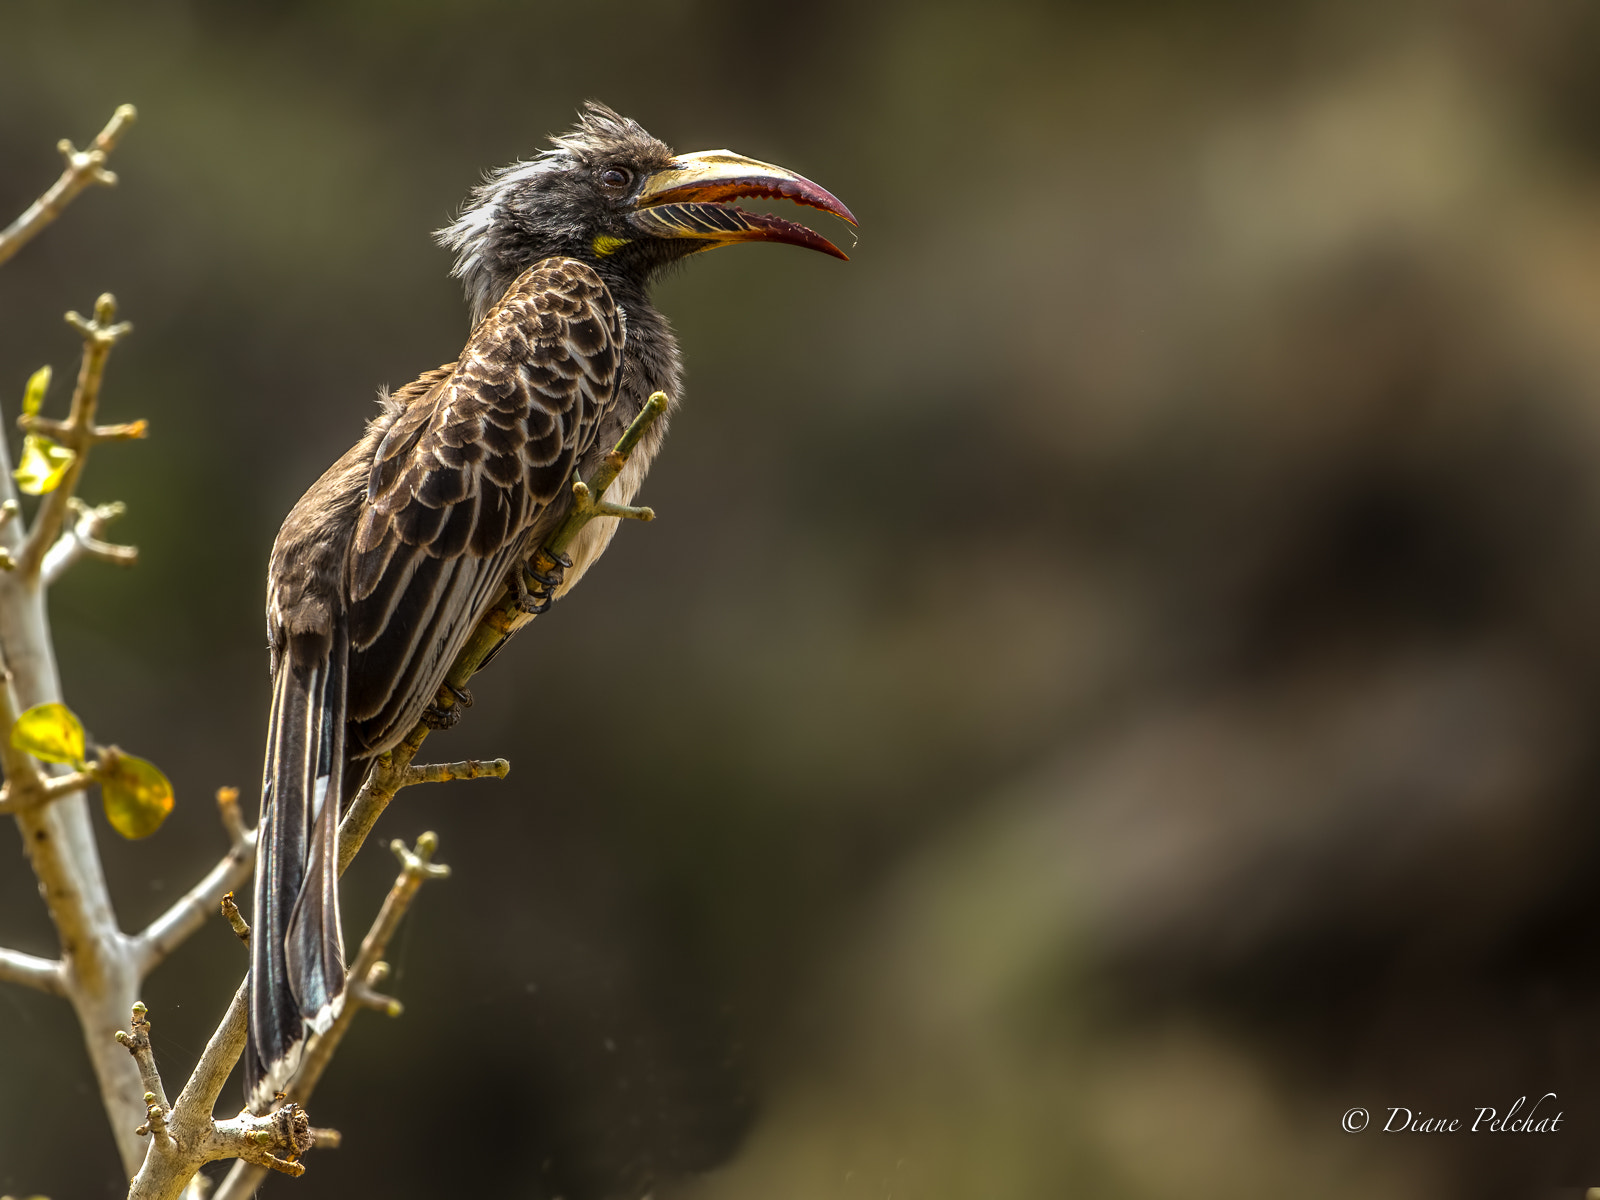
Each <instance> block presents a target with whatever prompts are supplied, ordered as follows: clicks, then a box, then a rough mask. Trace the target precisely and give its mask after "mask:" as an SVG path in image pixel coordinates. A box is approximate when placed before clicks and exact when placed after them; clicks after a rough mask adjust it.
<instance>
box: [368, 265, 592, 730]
mask: <svg viewBox="0 0 1600 1200" xmlns="http://www.w3.org/2000/svg"><path fill="white" fill-rule="evenodd" d="M622 341H623V330H622V323H621V318H620V317H619V315H618V311H617V307H616V304H615V303H614V302H613V300H612V298H611V294H610V293H609V292H608V291H607V290H606V286H605V284H604V283H603V282H601V280H600V277H599V276H598V275H596V274H595V273H594V271H593V270H591V269H590V268H589V267H586V266H584V265H583V264H582V263H578V262H574V261H572V260H571V259H546V260H545V261H544V262H542V263H539V264H537V265H536V266H534V267H532V268H530V269H529V270H528V271H527V272H525V273H524V274H523V275H522V276H521V277H520V278H519V279H518V280H517V281H516V283H514V284H513V285H512V286H511V288H510V290H508V291H507V293H506V295H505V297H504V298H503V299H502V300H501V301H500V303H499V304H497V305H496V306H495V307H494V309H492V310H491V311H490V313H489V315H488V316H486V317H485V318H484V319H483V321H482V322H481V323H480V324H479V325H478V327H477V329H476V330H474V331H473V334H472V338H471V340H470V341H469V342H468V343H467V347H466V349H465V351H463V353H462V355H461V359H460V361H459V362H458V363H457V364H456V365H455V369H454V370H453V371H452V372H450V374H449V375H448V377H445V378H441V379H439V380H438V381H437V382H434V383H433V385H432V386H431V387H430V388H429V389H428V390H427V391H426V392H424V393H423V394H421V395H419V396H418V397H417V398H416V399H414V400H413V401H412V403H411V404H410V405H409V406H408V407H407V408H406V410H405V411H404V412H402V413H401V414H400V415H399V416H398V417H397V418H396V419H395V421H394V423H393V424H392V425H391V426H390V427H389V430H388V432H387V433H386V434H385V435H384V438H383V441H382V442H381V443H380V444H379V446H378V448H377V452H376V454H375V456H374V458H373V462H372V468H371V473H370V475H369V478H368V482H367V496H366V503H365V504H364V505H363V511H362V513H361V518H360V521H359V523H358V524H357V527H356V533H355V538H354V540H353V541H352V543H351V546H350V552H349V558H348V561H347V576H346V578H347V582H348V591H347V593H346V594H347V596H348V600H349V605H350V608H349V620H350V648H351V650H350V652H351V663H350V676H349V679H350V685H349V688H350V690H349V708H348V719H349V722H350V726H349V746H350V749H351V751H352V752H353V753H355V754H356V755H363V754H375V753H379V752H381V751H382V750H385V749H387V748H388V747H389V746H392V745H393V744H394V743H395V742H396V741H398V740H399V739H400V738H401V737H403V736H404V735H405V733H406V731H407V730H409V729H410V728H411V726H412V725H413V724H415V723H416V721H417V719H418V717H419V716H420V714H421V711H422V709H423V708H424V707H425V706H426V705H427V704H428V703H429V702H430V701H431V700H432V698H433V695H434V693H435V692H436V691H437V690H438V687H439V684H440V682H441V681H442V680H443V678H444V674H445V671H446V670H448V668H449V665H450V663H451V661H452V660H453V659H454V658H455V655H456V653H457V651H458V650H460V648H461V646H462V644H463V643H464V642H465V640H466V638H467V636H468V635H469V634H470V633H471V632H472V629H473V627H474V626H475V625H476V624H477V622H478V620H479V619H480V618H481V616H482V615H483V613H484V612H485V611H486V609H487V608H488V606H489V605H490V604H491V603H492V602H493V601H494V599H495V596H496V594H497V593H498V591H499V588H500V586H501V584H502V583H503V582H504V580H505V576H506V573H507V571H508V570H509V569H510V567H511V564H512V563H513V562H515V561H517V560H518V559H519V558H520V557H521V556H522V555H523V553H524V546H523V543H524V541H525V540H526V538H527V534H528V531H529V530H530V529H531V528H532V526H533V523H534V521H535V520H536V519H537V517H538V515H539V512H540V510H541V509H543V508H544V507H545V506H546V505H548V504H550V503H551V502H552V501H556V500H558V499H560V498H561V497H563V496H564V495H565V493H566V490H567V487H568V484H569V482H570V480H571V477H572V470H573V466H574V464H575V463H576V461H577V459H578V457H579V456H580V455H581V454H583V453H584V452H585V451H587V450H588V449H589V447H590V445H591V443H592V442H593V441H594V438H595V433H596V430H597V428H598V426H599V423H600V420H601V418H602V417H603V416H604V414H605V413H606V412H607V411H608V410H609V409H610V407H611V405H612V404H613V403H614V402H615V400H616V395H617V385H618V382H619V381H620V379H621V374H622V371H621V365H622Z"/></svg>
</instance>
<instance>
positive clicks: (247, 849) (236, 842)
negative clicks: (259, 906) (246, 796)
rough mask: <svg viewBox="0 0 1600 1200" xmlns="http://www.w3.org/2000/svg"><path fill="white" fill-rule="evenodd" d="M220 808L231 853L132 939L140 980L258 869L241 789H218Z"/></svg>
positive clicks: (253, 840)
mask: <svg viewBox="0 0 1600 1200" xmlns="http://www.w3.org/2000/svg"><path fill="white" fill-rule="evenodd" d="M217 808H218V810H219V813H220V815H221V817H222V826H223V828H224V829H226V830H227V831H228V839H229V846H228V853H227V854H225V855H223V857H222V860H221V861H220V862H218V863H217V865H216V866H214V867H212V868H211V870H209V871H207V872H206V874H205V877H204V878H203V879H201V880H200V882H199V883H197V884H195V885H194V886H193V887H192V888H190V889H189V890H188V891H187V892H185V893H184V894H183V896H182V897H181V898H180V899H179V900H178V901H177V902H176V903H175V904H173V906H172V907H171V908H169V909H167V911H166V912H164V913H162V914H161V915H160V916H159V917H157V918H156V919H155V920H154V921H151V922H150V924H149V925H147V926H146V927H145V929H144V932H142V933H140V934H138V935H136V936H135V937H133V938H132V939H130V940H131V943H132V944H131V946H130V950H131V952H132V955H133V963H134V969H135V970H136V971H137V972H138V973H139V978H140V979H143V978H144V977H145V976H147V975H148V974H150V972H151V971H153V970H155V968H156V967H157V966H158V965H159V964H160V962H161V960H162V959H164V958H165V957H166V956H167V955H169V954H171V953H172V952H173V951H174V950H176V949H177V948H178V947H179V946H181V945H182V944H183V943H184V941H185V940H186V939H187V938H188V937H189V935H190V934H192V933H194V932H195V930H197V929H199V928H200V927H201V926H202V925H204V924H205V921H206V918H207V917H208V916H209V915H210V914H211V913H212V912H213V911H214V910H215V909H216V907H217V905H218V904H220V903H221V902H222V894H223V893H224V892H229V893H231V892H232V891H233V889H234V888H236V887H238V886H240V885H241V884H242V883H244V881H245V880H247V879H249V878H250V872H251V871H253V870H254V869H255V863H256V832H255V830H253V829H246V828H245V827H244V824H243V822H242V821H241V820H240V819H239V789H238V788H218V789H217ZM235 911H237V910H235Z"/></svg>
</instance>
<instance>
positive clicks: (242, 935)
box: [217, 892, 250, 946]
mask: <svg viewBox="0 0 1600 1200" xmlns="http://www.w3.org/2000/svg"><path fill="white" fill-rule="evenodd" d="M217 907H218V908H220V909H222V919H223V920H224V921H226V922H227V923H228V927H229V928H230V929H232V930H233V936H234V937H236V938H238V939H239V940H240V941H241V942H243V943H244V944H245V945H247V946H248V945H249V944H250V923H249V922H248V921H246V920H245V919H244V914H243V913H242V912H240V911H239V906H238V905H237V904H236V903H234V899H233V893H232V892H229V893H228V894H227V895H225V896H224V897H223V898H222V902H221V903H220V904H219V905H218V906H217Z"/></svg>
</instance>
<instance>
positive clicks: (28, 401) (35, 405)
mask: <svg viewBox="0 0 1600 1200" xmlns="http://www.w3.org/2000/svg"><path fill="white" fill-rule="evenodd" d="M49 390H50V368H49V367H48V366H43V367H40V368H39V369H38V370H37V371H35V372H34V373H33V374H32V375H30V376H28V388H27V390H26V391H25V392H23V393H22V415H23V416H25V417H36V416H38V415H39V408H40V406H41V405H43V404H44V394H45V393H46V392H48V391H49Z"/></svg>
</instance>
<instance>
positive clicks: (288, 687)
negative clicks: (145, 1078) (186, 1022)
mask: <svg viewBox="0 0 1600 1200" xmlns="http://www.w3.org/2000/svg"><path fill="white" fill-rule="evenodd" d="M348 660H349V646H348V641H347V638H346V636H345V630H344V626H343V623H342V622H340V623H339V627H338V628H337V629H336V631H335V632H334V635H333V636H332V637H331V638H328V639H316V640H315V641H313V640H312V639H297V640H295V641H292V642H291V643H290V645H289V646H288V647H286V649H285V652H284V653H283V654H282V656H281V658H280V660H279V663H278V674H277V678H276V679H275V680H274V684H275V686H274V688H273V697H272V714H271V718H270V722H269V724H268V727H267V730H268V731H267V759H266V768H265V772H264V778H263V780H262V790H261V833H260V836H259V838H258V845H257V858H256V880H255V910H254V916H255V928H254V929H253V930H252V931H251V935H250V1037H249V1042H248V1045H247V1046H246V1050H245V1093H246V1099H247V1102H248V1103H249V1104H250V1106H251V1107H252V1108H260V1107H261V1106H263V1105H264V1104H266V1103H267V1102H269V1101H270V1100H271V1099H272V1097H273V1095H274V1093H276V1092H277V1091H278V1090H280V1089H281V1088H282V1087H283V1086H285V1084H287V1082H288V1080H289V1079H290V1078H292V1076H293V1074H294V1071H295V1069H296V1068H297V1067H298V1066H299V1062H300V1051H301V1048H302V1046H303V1044H304V1041H305V1038H306V1032H307V1031H306V1027H307V1025H308V1024H309V1025H310V1027H311V1028H312V1029H313V1030H317V1031H321V1030H324V1029H326V1028H327V1027H328V1024H329V1023H330V1022H331V1021H332V1020H333V1017H334V1016H335V1015H336V1014H337V1012H338V1008H339V1005H340V1004H341V1003H342V1000H343V991H344V943H343V937H342V933H341V930H340V925H339V893H338V873H337V869H336V851H337V841H338V828H339V800H340V795H341V792H342V788H343V775H344V768H345V761H344V759H345V755H344V728H345V671H346V664H347V663H348Z"/></svg>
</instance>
